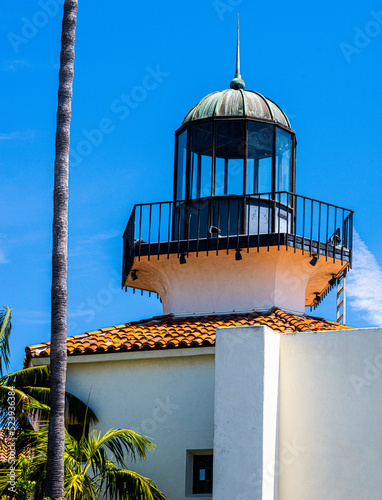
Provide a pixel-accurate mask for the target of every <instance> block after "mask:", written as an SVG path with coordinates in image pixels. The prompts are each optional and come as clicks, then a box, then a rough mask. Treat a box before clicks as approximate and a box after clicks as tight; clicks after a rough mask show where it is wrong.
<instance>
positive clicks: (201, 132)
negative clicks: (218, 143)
mask: <svg viewBox="0 0 382 500" xmlns="http://www.w3.org/2000/svg"><path fill="white" fill-rule="evenodd" d="M190 134H191V136H190V149H191V166H190V198H193V199H195V198H203V197H205V196H211V178H212V123H203V124H201V125H193V126H192V127H191V128H190Z"/></svg>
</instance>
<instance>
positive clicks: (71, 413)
mask: <svg viewBox="0 0 382 500" xmlns="http://www.w3.org/2000/svg"><path fill="white" fill-rule="evenodd" d="M65 398H66V407H67V412H68V417H69V420H70V421H71V422H76V421H77V422H84V423H85V424H97V423H98V418H97V416H96V414H95V413H94V411H93V410H92V409H91V408H89V406H88V405H87V404H86V403H84V402H83V401H81V400H80V399H79V398H77V397H76V396H74V395H73V394H70V393H69V392H66V393H65Z"/></svg>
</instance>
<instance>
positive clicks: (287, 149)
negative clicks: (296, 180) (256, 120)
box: [276, 128, 292, 203]
mask: <svg viewBox="0 0 382 500" xmlns="http://www.w3.org/2000/svg"><path fill="white" fill-rule="evenodd" d="M291 151H292V137H291V134H289V133H288V132H285V131H284V130H281V129H279V128H277V138H276V191H290V190H291ZM280 201H281V202H282V203H287V202H288V196H287V194H282V195H281V198H280ZM291 201H292V200H291V199H290V200H289V203H291Z"/></svg>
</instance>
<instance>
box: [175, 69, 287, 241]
mask: <svg viewBox="0 0 382 500" xmlns="http://www.w3.org/2000/svg"><path fill="white" fill-rule="evenodd" d="M175 142H176V144H175V175H174V202H175V205H176V213H174V219H175V229H174V236H177V223H178V225H179V231H180V237H185V236H187V234H186V231H185V228H184V227H183V226H184V224H183V223H184V221H185V220H186V221H187V223H186V229H188V230H189V231H190V235H189V236H190V237H191V238H192V237H195V235H196V233H197V231H198V230H199V235H200V234H205V233H206V231H207V230H209V228H210V227H213V228H217V229H215V231H218V233H219V234H220V235H228V234H236V233H237V231H238V229H239V231H240V232H243V231H244V232H245V230H244V228H243V226H245V219H246V218H248V212H249V208H248V207H249V206H250V205H252V207H253V206H254V205H256V206H257V205H259V203H258V200H257V199H255V198H253V197H251V195H259V194H260V193H261V194H262V195H263V199H262V200H261V201H260V206H259V207H258V208H259V210H260V217H261V219H262V226H263V225H264V222H265V225H266V227H265V228H260V229H262V232H264V231H265V229H266V228H267V226H268V222H269V223H271V220H272V216H274V214H270V213H269V210H270V204H269V202H268V201H269V200H270V199H271V200H275V198H276V195H275V193H276V192H277V193H281V192H283V193H282V194H281V195H280V196H279V197H278V203H277V206H276V207H274V208H275V209H276V210H281V211H282V213H283V215H284V216H285V220H287V219H288V217H289V219H290V222H291V220H292V219H291V217H290V216H291V211H290V210H288V209H287V207H288V206H289V208H292V203H293V198H292V197H291V196H288V195H287V193H294V192H295V172H296V167H295V164H296V162H295V158H296V155H295V152H296V137H295V134H294V131H293V130H292V129H291V126H290V123H289V120H288V118H287V116H286V114H285V113H284V112H283V111H282V110H281V109H280V108H279V107H278V106H277V105H276V104H275V103H274V102H272V101H271V100H270V99H267V98H266V97H264V96H262V95H261V94H259V93H258V92H254V91H247V90H245V84H244V82H243V80H241V79H239V78H234V79H233V80H232V82H231V85H230V89H228V90H223V91H219V92H214V93H212V94H210V95H208V96H207V97H205V98H204V99H202V100H201V101H200V102H199V103H198V104H197V105H196V106H194V107H193V108H192V109H191V111H190V112H189V113H188V114H187V116H186V117H185V119H184V120H183V123H182V125H181V127H180V128H179V129H178V130H177V131H176V133H175ZM246 195H249V196H247V197H245V198H243V196H246ZM233 196H237V197H241V198H237V199H236V200H235V199H234V198H232V197H233ZM267 196H268V197H269V200H267ZM223 197H229V199H228V198H227V199H225V200H224V198H223ZM202 199H204V201H205V203H204V204H203V205H204V208H202V207H201V205H202V203H201V200H202ZM206 199H208V202H207V200H206ZM217 200H219V208H220V210H219V215H220V217H219V221H218V220H217V215H218V214H217ZM228 207H229V208H230V212H231V213H230V215H231V221H230V223H228V221H227V218H228ZM255 211H256V207H253V208H252V214H253V215H254V214H255ZM198 212H200V213H198ZM208 215H209V216H210V220H209V221H207V220H206V218H207V217H208ZM268 215H271V218H270V219H269V221H268V220H266V219H267V218H268ZM197 219H198V220H197ZM283 224H284V222H283ZM248 229H249V230H250V229H251V228H250V227H249V228H248Z"/></svg>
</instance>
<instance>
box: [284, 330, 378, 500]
mask: <svg viewBox="0 0 382 500" xmlns="http://www.w3.org/2000/svg"><path fill="white" fill-rule="evenodd" d="M279 453H280V455H279V468H280V490H279V491H280V500H322V499H325V500H379V499H381V498H382V473H381V470H382V328H376V329H362V330H352V331H349V330H343V331H335V332H319V333H311V332H310V333H299V334H297V335H282V337H281V363H280V452H279ZM281 453H284V455H281Z"/></svg>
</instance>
